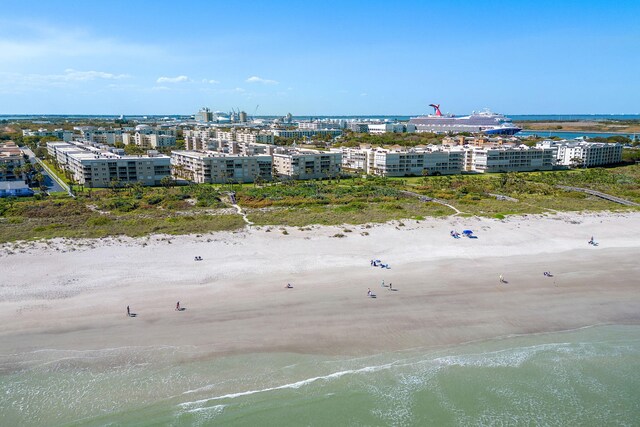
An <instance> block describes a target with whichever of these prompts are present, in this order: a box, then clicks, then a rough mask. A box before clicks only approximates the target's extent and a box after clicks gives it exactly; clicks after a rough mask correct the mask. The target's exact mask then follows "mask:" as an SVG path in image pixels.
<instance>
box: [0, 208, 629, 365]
mask: <svg viewBox="0 0 640 427" xmlns="http://www.w3.org/2000/svg"><path fill="white" fill-rule="evenodd" d="M345 229H348V230H351V232H346V231H344V230H345ZM452 229H455V230H457V231H459V232H461V231H462V230H463V229H471V230H473V231H474V232H475V234H476V235H477V236H478V239H468V238H464V237H463V238H461V239H453V238H452V237H450V235H449V231H450V230H452ZM268 230H269V231H268ZM282 230H283V228H280V227H259V228H252V229H246V230H244V231H240V232H235V233H231V232H225V233H215V234H205V235H197V236H178V237H176V236H151V237H149V238H142V239H130V238H109V239H102V240H94V241H60V240H55V241H49V242H38V243H20V244H11V245H4V246H3V247H2V248H1V249H0V339H1V340H2V343H3V345H2V349H3V350H2V353H3V355H5V356H7V355H12V354H13V355H20V354H23V353H25V352H33V351H38V350H42V349H60V350H88V349H108V348H120V347H127V346H162V345H175V346H185V345H191V346H197V347H201V348H206V349H207V357H216V356H218V355H220V356H222V355H229V354H241V353H261V352H294V353H308V354H327V355H366V354H374V353H376V352H382V351H395V350H402V349H411V348H416V347H433V348H436V347H438V346H447V345H453V344H458V343H463V342H469V341H475V340H483V339H489V338H494V337H501V336H508V335H513V334H530V333H537V332H551V331H560V330H567V329H574V328H580V327H584V326H589V325H597V324H638V323H640V292H639V282H638V279H637V278H638V277H639V276H640V266H639V264H638V257H639V255H640V243H639V241H638V239H637V236H636V235H635V233H634V230H640V214H638V213H616V214H614V213H598V214H583V215H578V214H558V215H555V216H524V217H510V218H508V219H506V220H493V219H480V218H459V217H450V218H448V219H429V220H426V221H420V222H416V221H405V222H404V224H401V223H398V222H394V223H390V224H384V225H369V226H344V227H311V228H308V229H305V230H300V229H297V228H287V231H288V234H286V235H285V234H283V232H282ZM337 233H341V234H343V235H345V236H346V237H343V238H339V237H332V236H334V235H336V234H337ZM591 236H594V238H595V240H596V241H597V242H598V243H599V245H598V246H592V245H589V244H587V241H588V240H589V239H590V237H591ZM195 256H201V257H202V258H203V260H202V261H194V257H195ZM371 259H380V260H382V261H383V262H384V263H388V264H389V266H390V267H391V268H390V269H381V268H376V267H372V266H370V260H371ZM545 271H550V272H551V273H552V274H553V277H545V276H544V275H543V272H545ZM500 274H502V275H504V278H505V280H506V282H507V283H504V284H500V283H499V280H498V277H499V275H500ZM383 280H384V282H385V284H388V283H389V282H391V283H393V288H394V289H397V290H395V291H390V290H389V289H388V288H386V287H382V286H381V282H382V281H383ZM287 283H291V284H292V285H293V287H294V288H293V289H285V285H286V284H287ZM367 288H371V289H372V291H373V292H374V293H376V294H377V298H375V299H374V298H368V297H367ZM177 301H180V304H181V306H182V307H185V308H186V310H185V311H181V312H178V311H176V310H175V306H176V302H177ZM127 306H130V307H131V312H132V313H136V314H137V315H138V316H137V317H135V318H131V317H127V316H126V307H127ZM7 366H8V365H5V368H6V367H7Z"/></svg>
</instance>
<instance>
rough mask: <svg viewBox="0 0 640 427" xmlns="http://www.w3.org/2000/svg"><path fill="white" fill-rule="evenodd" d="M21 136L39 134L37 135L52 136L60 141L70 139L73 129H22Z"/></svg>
mask: <svg viewBox="0 0 640 427" xmlns="http://www.w3.org/2000/svg"><path fill="white" fill-rule="evenodd" d="M22 136H39V137H45V136H52V137H54V138H56V139H59V140H61V141H71V139H72V138H73V131H70V130H64V129H54V130H47V129H38V130H31V129H23V130H22Z"/></svg>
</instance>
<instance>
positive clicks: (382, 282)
mask: <svg viewBox="0 0 640 427" xmlns="http://www.w3.org/2000/svg"><path fill="white" fill-rule="evenodd" d="M382 287H383V288H384V280H383V281H382Z"/></svg>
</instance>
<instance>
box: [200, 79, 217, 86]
mask: <svg viewBox="0 0 640 427" xmlns="http://www.w3.org/2000/svg"><path fill="white" fill-rule="evenodd" d="M202 83H209V84H212V85H217V84H218V83H220V82H219V81H217V80H208V79H202Z"/></svg>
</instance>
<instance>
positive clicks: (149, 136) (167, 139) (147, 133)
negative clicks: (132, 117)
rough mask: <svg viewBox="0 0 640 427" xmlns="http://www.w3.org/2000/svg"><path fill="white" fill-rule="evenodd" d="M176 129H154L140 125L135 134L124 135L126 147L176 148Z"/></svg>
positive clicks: (126, 133) (123, 139)
mask: <svg viewBox="0 0 640 427" xmlns="http://www.w3.org/2000/svg"><path fill="white" fill-rule="evenodd" d="M176 134H177V131H176V129H172V128H152V127H151V126H148V125H138V126H136V128H135V131H134V132H133V133H130V132H125V133H123V134H122V143H123V144H124V145H129V144H135V145H137V146H139V147H142V148H145V149H154V150H155V149H158V148H165V147H174V146H175V145H176Z"/></svg>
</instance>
